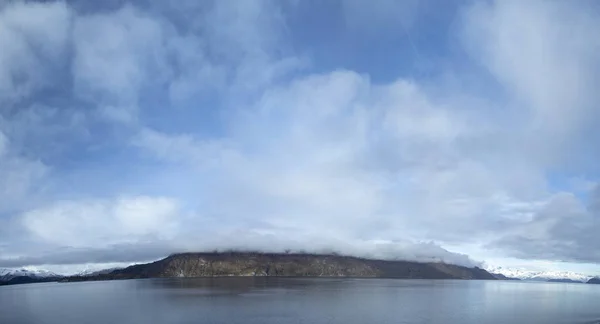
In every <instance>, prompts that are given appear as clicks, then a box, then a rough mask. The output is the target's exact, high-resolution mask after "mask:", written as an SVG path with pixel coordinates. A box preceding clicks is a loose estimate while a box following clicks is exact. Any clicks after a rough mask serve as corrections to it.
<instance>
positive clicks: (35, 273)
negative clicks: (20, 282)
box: [0, 269, 62, 281]
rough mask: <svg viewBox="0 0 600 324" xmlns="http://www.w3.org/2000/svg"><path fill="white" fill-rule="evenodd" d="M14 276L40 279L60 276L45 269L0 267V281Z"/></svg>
mask: <svg viewBox="0 0 600 324" xmlns="http://www.w3.org/2000/svg"><path fill="white" fill-rule="evenodd" d="M15 277H30V278H37V279H41V278H53V277H62V276H61V275H59V274H56V273H54V272H51V271H47V270H27V269H0V281H8V280H10V279H12V278H15Z"/></svg>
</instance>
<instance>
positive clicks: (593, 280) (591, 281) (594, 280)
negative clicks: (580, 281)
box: [587, 277, 600, 285]
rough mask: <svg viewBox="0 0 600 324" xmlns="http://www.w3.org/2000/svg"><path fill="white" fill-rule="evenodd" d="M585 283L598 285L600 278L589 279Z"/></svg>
mask: <svg viewBox="0 0 600 324" xmlns="http://www.w3.org/2000/svg"><path fill="white" fill-rule="evenodd" d="M587 283H589V284H596V285H600V278H598V277H595V278H591V279H590V280H588V281H587Z"/></svg>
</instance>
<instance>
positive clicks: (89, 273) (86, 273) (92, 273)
mask: <svg viewBox="0 0 600 324" xmlns="http://www.w3.org/2000/svg"><path fill="white" fill-rule="evenodd" d="M119 269H123V268H120V267H117V268H109V269H102V270H94V269H86V270H83V271H80V272H78V273H77V274H76V276H82V277H88V276H96V275H101V274H107V273H111V272H113V271H115V270H119Z"/></svg>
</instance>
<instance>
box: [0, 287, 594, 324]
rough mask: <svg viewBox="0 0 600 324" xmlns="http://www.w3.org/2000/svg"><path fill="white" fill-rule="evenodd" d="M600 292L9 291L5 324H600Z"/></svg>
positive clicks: (2, 293) (2, 311)
mask: <svg viewBox="0 0 600 324" xmlns="http://www.w3.org/2000/svg"><path fill="white" fill-rule="evenodd" d="M598 297H600V287H598V286H592V285H583V284H581V285H570V284H562V283H522V282H511V281H506V282H503V281H453V280H448V281H446V280H393V279H391V280H384V279H310V278H264V277H256V278H254V277H247V278H197V279H189V278H185V279H144V280H126V281H108V282H80V283H61V284H58V283H47V284H33V285H23V286H9V287H1V288H0V323H17V324H18V323H48V324H54V323H61V324H62V323H91V324H95V323H214V324H216V323H234V324H235V323H245V324H248V323H250V324H252V323H261V324H262V323H264V324H274V323H277V324H280V323H316V324H324V323H331V324H336V323H344V324H358V323H414V324H421V323H440V324H441V323H444V324H448V323H467V324H468V323H550V324H555V323H556V324H559V323H569V324H572V323H598V319H600V309H598V308H597V300H599V298H598Z"/></svg>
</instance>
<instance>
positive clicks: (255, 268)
mask: <svg viewBox="0 0 600 324" xmlns="http://www.w3.org/2000/svg"><path fill="white" fill-rule="evenodd" d="M221 276H278V277H356V278H402V279H485V280H495V279H496V278H495V277H494V276H493V275H491V274H490V273H488V272H487V271H485V270H483V269H480V268H477V267H475V268H468V267H463V266H458V265H453V264H445V263H417V262H410V261H386V260H372V259H363V258H357V257H351V256H340V255H317V254H303V253H255V252H222V253H220V252H212V253H182V254H174V255H171V256H169V257H167V258H165V259H162V260H159V261H156V262H152V263H147V264H138V265H133V266H130V267H127V268H124V269H119V270H115V271H112V272H110V273H108V274H99V275H96V276H86V277H82V276H77V277H68V278H65V279H63V281H87V280H111V279H137V278H175V277H221Z"/></svg>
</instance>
